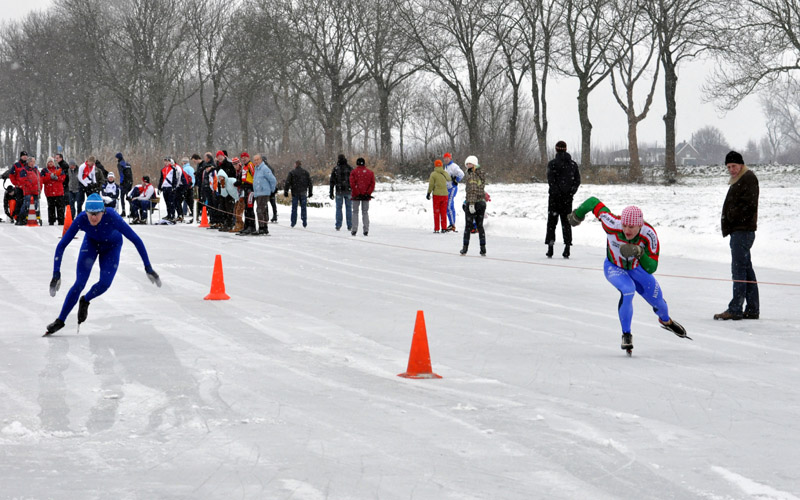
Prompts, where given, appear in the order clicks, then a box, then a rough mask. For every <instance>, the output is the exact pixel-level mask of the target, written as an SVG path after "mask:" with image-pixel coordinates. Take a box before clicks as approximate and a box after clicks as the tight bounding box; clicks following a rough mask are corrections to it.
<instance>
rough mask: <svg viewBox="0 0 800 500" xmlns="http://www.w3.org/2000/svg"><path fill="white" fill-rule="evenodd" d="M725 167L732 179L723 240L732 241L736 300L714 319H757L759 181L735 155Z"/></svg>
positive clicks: (758, 309) (734, 298)
mask: <svg viewBox="0 0 800 500" xmlns="http://www.w3.org/2000/svg"><path fill="white" fill-rule="evenodd" d="M725 165H726V166H727V167H728V173H729V174H730V176H731V178H730V180H729V181H728V184H730V188H728V194H727V195H726V196H725V203H723V205H722V220H721V227H722V237H723V238H724V237H725V236H728V235H730V237H731V274H732V275H733V299H731V301H730V303H729V304H728V308H727V309H726V310H725V311H724V312H721V313H719V314H715V315H714V319H722V320H726V319H732V320H739V319H758V317H759V314H760V306H759V298H758V280H757V278H756V273H755V271H753V263H752V261H751V260H750V249H751V248H752V247H753V242H754V241H755V239H756V229H757V222H758V178H757V177H756V174H754V173H753V171H752V170H750V169H748V168H747V166H746V165H745V164H744V159H743V158H742V155H741V154H739V153H737V152H736V151H731V152H730V153H728V154H727V155H726V156H725ZM745 304H746V305H745ZM742 308H744V312H742Z"/></svg>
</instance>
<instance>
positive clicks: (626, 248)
mask: <svg viewBox="0 0 800 500" xmlns="http://www.w3.org/2000/svg"><path fill="white" fill-rule="evenodd" d="M619 253H621V254H622V256H623V257H625V258H626V259H630V258H631V257H636V258H637V259H638V258H640V257H641V256H642V255H643V254H644V248H643V247H641V246H640V245H634V244H633V243H625V244H624V245H622V246H621V247H619Z"/></svg>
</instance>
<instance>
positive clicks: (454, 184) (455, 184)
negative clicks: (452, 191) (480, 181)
mask: <svg viewBox="0 0 800 500" xmlns="http://www.w3.org/2000/svg"><path fill="white" fill-rule="evenodd" d="M456 186H458V179H456V178H455V177H453V187H456Z"/></svg>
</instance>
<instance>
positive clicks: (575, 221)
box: [567, 210, 585, 227]
mask: <svg viewBox="0 0 800 500" xmlns="http://www.w3.org/2000/svg"><path fill="white" fill-rule="evenodd" d="M584 218H585V217H578V215H577V214H576V213H575V210H573V211H572V212H570V214H569V215H567V221H569V225H570V226H572V227H575V226H580V224H581V222H583V219H584Z"/></svg>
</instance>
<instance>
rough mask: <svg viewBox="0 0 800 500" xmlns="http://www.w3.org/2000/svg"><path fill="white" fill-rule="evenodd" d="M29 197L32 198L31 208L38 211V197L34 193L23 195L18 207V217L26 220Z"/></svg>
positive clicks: (29, 202)
mask: <svg viewBox="0 0 800 500" xmlns="http://www.w3.org/2000/svg"><path fill="white" fill-rule="evenodd" d="M31 198H33V210H34V211H35V212H36V213H37V214H38V213H39V197H38V196H36V195H33V196H31V195H29V194H28V195H24V196H23V197H22V207H21V208H20V209H19V217H20V219H24V220H28V210H30V205H31Z"/></svg>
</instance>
